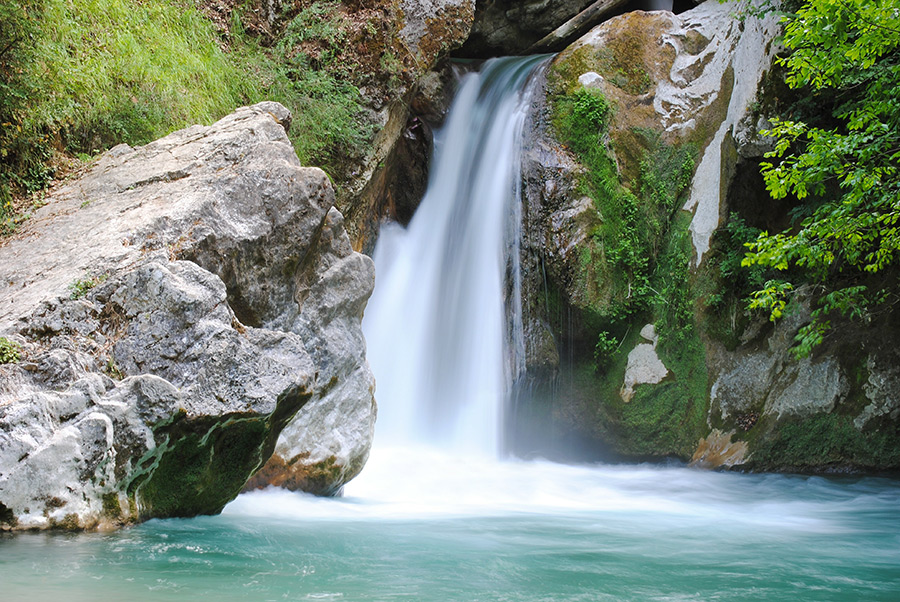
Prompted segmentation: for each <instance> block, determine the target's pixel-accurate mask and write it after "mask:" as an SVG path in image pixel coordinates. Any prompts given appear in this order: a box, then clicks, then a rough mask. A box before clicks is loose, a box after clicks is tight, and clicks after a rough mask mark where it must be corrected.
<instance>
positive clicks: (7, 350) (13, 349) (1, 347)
mask: <svg viewBox="0 0 900 602" xmlns="http://www.w3.org/2000/svg"><path fill="white" fill-rule="evenodd" d="M21 357H22V348H21V347H20V346H19V345H18V343H16V342H15V341H10V340H9V339H7V338H6V337H0V364H15V363H16V362H18V361H19V359H21Z"/></svg>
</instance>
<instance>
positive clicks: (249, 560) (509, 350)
mask: <svg viewBox="0 0 900 602" xmlns="http://www.w3.org/2000/svg"><path fill="white" fill-rule="evenodd" d="M538 61H539V59H525V60H503V61H495V62H491V63H489V64H488V65H486V66H485V67H484V68H483V69H482V71H481V73H479V74H470V75H467V76H466V77H465V78H464V79H463V80H462V82H461V84H460V89H459V92H458V93H457V96H456V99H455V101H454V106H453V109H452V110H451V114H450V115H449V117H448V120H447V125H446V126H445V128H444V130H443V132H442V133H440V134H439V135H438V137H437V140H436V151H435V158H434V162H433V167H432V175H431V181H430V184H429V191H428V193H427V194H426V197H425V198H424V199H423V201H422V205H421V207H420V209H419V211H418V212H417V214H416V215H415V216H414V218H413V220H412V222H411V223H410V225H409V227H408V228H407V229H402V228H400V227H398V226H390V225H388V226H386V227H385V228H384V229H383V232H382V235H381V238H380V240H379V243H378V248H377V249H376V252H375V263H376V269H377V281H378V283H377V286H376V291H375V293H374V295H373V298H372V300H371V301H370V304H369V307H368V309H367V311H366V318H365V321H364V329H365V332H366V337H367V340H368V349H369V352H368V353H369V358H370V362H371V364H372V367H373V371H374V373H375V376H376V379H377V381H378V390H377V397H378V400H379V421H378V427H377V430H376V444H375V447H374V448H373V451H372V455H371V458H370V460H369V463H368V465H367V466H366V468H365V470H364V471H363V473H362V474H361V475H360V476H359V477H358V478H357V479H356V480H354V481H353V482H351V483H350V484H348V485H347V487H346V491H345V495H344V496H343V497H341V498H331V499H321V498H315V497H311V496H307V495H302V494H296V493H290V492H285V491H280V490H268V491H262V492H255V493H250V494H245V495H242V496H240V497H238V499H236V500H235V501H234V502H232V503H231V504H229V505H228V506H227V507H226V508H225V510H224V512H223V513H222V514H221V515H219V516H212V517H198V518H193V519H183V520H153V521H149V522H147V523H145V524H142V525H138V526H135V527H132V528H129V529H124V530H121V531H118V532H114V533H86V534H59V533H36V534H18V535H15V536H2V537H0V600H3V601H5V600H26V601H29V602H40V601H44V600H54V601H55V600H65V601H67V602H77V601H82V600H84V601H88V600H90V601H94V600H98V599H103V600H137V601H143V600H148V601H149V600H179V601H183V600H192V599H195V600H200V599H202V600H222V601H230V600H254V601H257V600H260V601H261V600H342V601H357V600H358V601H365V600H372V601H422V602H457V601H459V602H476V601H491V602H500V601H509V602H538V601H540V602H551V601H601V600H635V601H644V600H660V601H662V600H665V601H687V600H692V601H707V600H735V601H738V600H784V601H796V600H848V601H850V600H853V601H855V600H886V601H887V600H900V511H898V510H900V486H898V485H900V484H898V482H897V481H895V480H890V479H879V478H822V477H804V476H790V475H742V474H733V473H715V472H706V471H700V470H693V469H688V468H686V467H684V466H679V465H668V466H660V465H618V466H609V465H580V466H567V465H561V464H554V463H551V462H545V461H528V462H525V461H518V460H514V459H506V460H502V459H500V455H501V454H500V448H501V443H502V442H501V441H500V435H499V433H500V431H501V428H500V425H501V424H502V421H503V406H504V400H505V391H507V390H508V387H509V382H510V381H511V380H512V379H513V378H514V377H515V376H516V371H517V370H518V369H519V368H517V365H519V364H520V362H517V361H515V358H516V356H517V353H518V352H517V349H518V347H519V346H520V345H519V343H517V341H516V338H517V337H516V336H515V329H516V320H515V319H512V320H510V319H509V318H508V314H507V313H506V311H505V307H506V306H511V307H513V308H515V307H516V306H517V305H518V298H517V294H518V292H517V289H516V287H515V286H514V285H513V286H509V285H508V284H507V283H515V281H516V275H515V263H516V262H515V261H514V259H515V256H516V253H517V250H516V249H517V247H516V232H517V222H518V205H517V198H516V195H517V186H516V184H515V182H517V181H518V168H517V160H516V157H517V156H518V155H517V153H518V145H519V144H520V142H521V140H520V138H521V127H522V123H523V121H524V118H525V112H526V110H527V107H528V105H529V100H528V92H527V90H528V87H527V83H528V81H529V74H530V73H531V71H532V69H533V68H534V67H535V65H536V64H537V63H538ZM511 313H512V314H513V315H514V314H515V312H514V311H513V312H511ZM509 358H513V361H511V360H510V359H509Z"/></svg>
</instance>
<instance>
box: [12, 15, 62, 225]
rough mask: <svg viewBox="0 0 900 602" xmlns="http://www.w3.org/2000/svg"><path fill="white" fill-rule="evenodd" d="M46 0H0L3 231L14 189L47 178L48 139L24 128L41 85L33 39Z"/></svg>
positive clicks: (27, 187) (37, 184)
mask: <svg viewBox="0 0 900 602" xmlns="http://www.w3.org/2000/svg"><path fill="white" fill-rule="evenodd" d="M43 12H44V1H43V0H24V1H22V2H4V3H0V226H2V227H3V230H7V229H8V228H9V227H10V226H11V225H12V224H11V223H10V221H11V218H12V214H13V207H12V197H13V192H14V191H15V190H17V189H21V190H34V189H37V188H40V187H41V186H43V185H44V183H45V182H46V181H47V178H48V177H49V175H50V173H49V170H48V169H46V167H45V160H46V158H47V154H48V151H47V148H46V140H45V139H44V137H43V136H42V135H41V133H40V132H33V131H31V130H30V129H28V127H27V122H26V118H27V114H28V109H29V99H30V98H31V97H32V95H33V94H34V92H35V91H36V90H37V89H38V87H39V82H38V81H37V78H36V77H35V75H34V73H33V72H34V62H35V60H36V57H37V53H36V52H35V41H36V39H37V36H38V32H39V28H40V24H41V22H42V20H43Z"/></svg>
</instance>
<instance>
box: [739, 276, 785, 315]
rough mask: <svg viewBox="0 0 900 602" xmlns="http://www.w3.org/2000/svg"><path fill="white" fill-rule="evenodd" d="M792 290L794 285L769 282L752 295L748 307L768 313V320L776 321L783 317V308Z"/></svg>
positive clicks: (777, 281)
mask: <svg viewBox="0 0 900 602" xmlns="http://www.w3.org/2000/svg"><path fill="white" fill-rule="evenodd" d="M793 290H794V285H792V284H791V283H790V282H785V281H783V280H769V281H767V282H766V283H765V284H764V285H763V288H762V289H760V290H758V291H756V292H755V293H753V295H752V296H751V297H750V303H749V304H748V306H749V307H750V309H765V310H768V311H769V320H771V321H772V322H774V321H776V320H778V318H780V317H781V316H783V315H784V309H785V306H786V305H787V303H788V300H789V298H788V295H789V294H790V292H791V291H793Z"/></svg>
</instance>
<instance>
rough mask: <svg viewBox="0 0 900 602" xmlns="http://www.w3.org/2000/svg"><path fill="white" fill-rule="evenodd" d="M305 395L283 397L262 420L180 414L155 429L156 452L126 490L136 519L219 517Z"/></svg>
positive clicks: (299, 392)
mask: <svg viewBox="0 0 900 602" xmlns="http://www.w3.org/2000/svg"><path fill="white" fill-rule="evenodd" d="M311 396H312V394H311V393H309V392H307V391H305V390H294V391H289V392H286V393H284V394H282V396H281V397H280V398H279V400H278V402H277V405H276V410H275V412H273V413H272V414H271V415H268V416H252V417H248V416H241V415H232V416H221V417H203V418H191V417H189V416H187V414H186V413H185V412H184V411H183V410H182V411H179V412H178V413H176V414H175V415H174V416H173V417H172V419H171V420H166V421H163V422H161V423H159V424H157V425H155V427H154V436H155V438H156V439H157V447H156V448H155V449H153V450H151V452H150V455H149V456H148V457H146V458H142V459H141V461H140V462H139V463H138V465H139V466H140V469H141V472H139V474H137V475H135V477H134V478H133V479H132V481H131V482H130V483H128V484H127V486H126V490H127V493H128V494H129V496H133V497H134V498H135V499H136V500H137V502H138V506H139V508H140V514H141V516H142V517H175V516H194V515H197V514H215V513H217V512H220V511H221V510H222V508H223V507H224V506H225V504H227V503H228V502H229V501H231V500H232V499H234V498H235V496H237V494H238V493H240V491H241V489H242V488H243V486H244V484H245V483H246V482H247V478H248V477H249V476H250V475H251V474H253V473H254V472H255V471H256V470H258V469H259V468H260V466H262V465H263V464H264V463H265V461H266V460H268V458H269V457H270V456H271V455H272V451H273V450H274V448H275V442H276V441H277V438H278V433H280V432H281V430H282V429H283V428H284V426H285V424H287V422H288V421H289V420H290V419H291V417H292V416H293V415H294V414H295V413H296V412H297V410H299V409H300V407H302V406H303V404H305V403H306V402H307V401H308V400H309V399H310V397H311Z"/></svg>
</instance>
